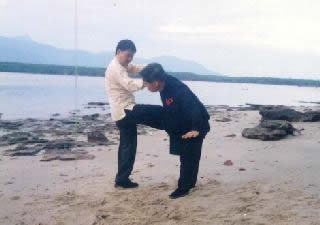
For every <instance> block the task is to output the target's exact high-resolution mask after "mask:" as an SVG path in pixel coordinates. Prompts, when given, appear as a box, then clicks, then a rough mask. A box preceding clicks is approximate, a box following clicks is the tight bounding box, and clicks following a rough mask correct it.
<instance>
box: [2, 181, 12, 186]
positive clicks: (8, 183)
mask: <svg viewBox="0 0 320 225" xmlns="http://www.w3.org/2000/svg"><path fill="white" fill-rule="evenodd" d="M10 184H14V183H13V182H12V181H9V182H7V183H5V184H4V185H10Z"/></svg>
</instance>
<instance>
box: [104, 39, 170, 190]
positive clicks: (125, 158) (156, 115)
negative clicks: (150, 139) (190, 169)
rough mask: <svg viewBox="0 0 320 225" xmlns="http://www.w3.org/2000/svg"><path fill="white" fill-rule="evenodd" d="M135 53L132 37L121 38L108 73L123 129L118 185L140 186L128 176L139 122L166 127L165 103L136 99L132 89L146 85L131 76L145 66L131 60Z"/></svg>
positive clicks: (114, 108) (116, 114)
mask: <svg viewBox="0 0 320 225" xmlns="http://www.w3.org/2000/svg"><path fill="white" fill-rule="evenodd" d="M135 53H136V47H135V44H134V43H133V42H132V41H131V40H121V41H120V42H119V43H118V45H117V48H116V56H115V58H114V59H113V60H112V61H111V63H110V64H109V66H108V68H107V70H106V73H105V84H106V90H107V93H108V99H109V103H110V106H111V117H112V120H113V121H115V122H116V125H117V127H118V128H119V130H120V144H119V150H118V173H117V175H116V179H115V187H123V188H135V187H138V184H137V183H134V182H132V181H131V180H130V179H129V176H130V174H131V172H132V169H133V165H134V161H135V156H136V151H137V124H144V125H148V126H151V127H154V128H157V129H163V122H162V121H163V120H162V116H163V115H164V113H163V107H161V106H155V105H140V104H136V103H135V98H134V95H133V92H135V91H139V90H142V89H143V88H144V84H143V80H142V79H141V78H140V79H134V78H131V77H130V76H129V74H130V75H138V74H139V72H140V71H141V70H142V69H143V67H144V66H137V65H132V64H130V63H131V61H132V59H133V57H134V54H135Z"/></svg>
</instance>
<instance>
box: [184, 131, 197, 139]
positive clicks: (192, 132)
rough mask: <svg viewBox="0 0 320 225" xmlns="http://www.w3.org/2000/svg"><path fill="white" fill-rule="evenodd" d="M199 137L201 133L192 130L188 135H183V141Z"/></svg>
mask: <svg viewBox="0 0 320 225" xmlns="http://www.w3.org/2000/svg"><path fill="white" fill-rule="evenodd" d="M198 136H199V131H196V130H192V131H189V132H188V133H186V134H184V135H182V139H188V138H195V137H198Z"/></svg>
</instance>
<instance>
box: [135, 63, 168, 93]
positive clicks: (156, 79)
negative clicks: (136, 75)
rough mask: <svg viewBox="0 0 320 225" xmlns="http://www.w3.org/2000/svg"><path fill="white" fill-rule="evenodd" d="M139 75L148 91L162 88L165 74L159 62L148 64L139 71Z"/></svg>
mask: <svg viewBox="0 0 320 225" xmlns="http://www.w3.org/2000/svg"><path fill="white" fill-rule="evenodd" d="M140 75H141V76H142V79H143V82H144V85H145V86H146V87H147V88H148V89H149V91H151V92H157V91H162V90H163V88H164V84H165V80H166V78H167V74H166V72H165V71H164V70H163V68H162V66H161V65H160V64H159V63H150V64H148V65H147V66H146V67H145V68H144V69H143V70H142V71H141V72H140Z"/></svg>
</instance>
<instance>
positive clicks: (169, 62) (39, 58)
mask: <svg viewBox="0 0 320 225" xmlns="http://www.w3.org/2000/svg"><path fill="white" fill-rule="evenodd" d="M75 55H76V56H77V62H78V65H79V66H87V67H106V65H108V63H109V62H110V61H111V60H112V58H113V57H114V52H111V51H103V52H99V53H93V52H89V51H84V50H77V51H75V50H73V49H62V48H57V47H54V46H51V45H47V44H42V43H39V42H36V41H34V40H32V39H31V38H30V37H28V36H22V37H13V38H9V37H1V36H0V62H19V63H30V64H52V65H65V66H70V65H74V64H75ZM134 61H135V63H138V64H140V63H141V64H147V63H150V62H158V63H161V64H162V65H163V66H164V68H165V69H166V70H167V71H170V72H191V73H196V74H202V75H219V74H218V73H217V72H214V71H210V70H208V69H207V68H205V67H204V66H203V65H201V64H199V63H197V62H194V61H191V60H184V59H179V58H177V57H174V56H159V57H154V58H150V59H144V58H138V57H136V58H135V60H134Z"/></svg>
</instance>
